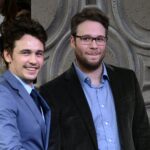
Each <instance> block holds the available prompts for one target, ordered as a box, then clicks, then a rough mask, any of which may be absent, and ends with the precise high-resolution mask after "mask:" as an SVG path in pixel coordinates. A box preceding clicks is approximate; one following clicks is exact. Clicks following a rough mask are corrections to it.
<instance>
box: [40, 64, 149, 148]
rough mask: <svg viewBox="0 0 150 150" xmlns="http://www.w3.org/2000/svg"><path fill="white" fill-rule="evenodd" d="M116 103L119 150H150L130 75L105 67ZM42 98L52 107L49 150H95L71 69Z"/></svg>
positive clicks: (86, 111)
mask: <svg viewBox="0 0 150 150" xmlns="http://www.w3.org/2000/svg"><path fill="white" fill-rule="evenodd" d="M106 69H107V72H108V76H109V81H110V86H111V89H112V93H113V96H114V101H115V108H116V115H117V123H118V128H119V129H118V130H119V137H120V144H121V150H150V126H149V121H148V117H147V113H146V110H145V107H144V101H143V97H142V94H141V91H140V88H139V85H138V82H137V79H136V76H135V74H134V72H133V71H131V70H128V69H121V68H118V67H114V66H108V65H107V66H106ZM40 92H41V94H42V95H43V96H44V98H45V99H46V100H47V101H48V103H49V105H50V106H51V107H52V126H51V137H50V145H49V149H50V150H98V145H97V138H96V131H95V128H94V123H93V119H92V115H91V111H90V108H89V106H88V103H87V100H86V97H85V95H84V92H83V90H82V87H81V85H80V82H79V79H78V77H77V74H76V72H75V68H74V66H73V65H72V66H71V68H70V69H69V70H67V71H66V72H65V73H63V74H62V75H60V76H59V77H57V78H56V79H54V80H53V81H50V82H48V83H46V84H44V85H43V86H42V87H41V88H40Z"/></svg>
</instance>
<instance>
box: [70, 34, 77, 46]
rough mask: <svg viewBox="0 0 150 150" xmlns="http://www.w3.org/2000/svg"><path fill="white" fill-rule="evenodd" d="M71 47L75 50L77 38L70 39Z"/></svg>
mask: <svg viewBox="0 0 150 150" xmlns="http://www.w3.org/2000/svg"><path fill="white" fill-rule="evenodd" d="M70 45H71V47H72V48H73V49H74V48H75V47H76V41H75V37H74V36H72V35H71V37H70Z"/></svg>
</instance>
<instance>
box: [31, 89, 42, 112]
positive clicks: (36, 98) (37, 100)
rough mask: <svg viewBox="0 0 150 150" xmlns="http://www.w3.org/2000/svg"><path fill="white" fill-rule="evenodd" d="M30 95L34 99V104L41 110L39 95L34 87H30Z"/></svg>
mask: <svg viewBox="0 0 150 150" xmlns="http://www.w3.org/2000/svg"><path fill="white" fill-rule="evenodd" d="M30 96H31V97H32V99H33V100H34V102H35V104H36V106H37V107H38V109H39V111H40V112H41V103H40V97H39V95H38V93H37V91H36V90H35V89H32V91H31V93H30Z"/></svg>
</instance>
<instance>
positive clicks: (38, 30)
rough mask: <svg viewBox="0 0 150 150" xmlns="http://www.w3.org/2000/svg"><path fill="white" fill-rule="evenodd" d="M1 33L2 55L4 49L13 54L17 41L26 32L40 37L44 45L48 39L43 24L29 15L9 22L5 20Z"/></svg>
mask: <svg viewBox="0 0 150 150" xmlns="http://www.w3.org/2000/svg"><path fill="white" fill-rule="evenodd" d="M1 34H2V44H3V48H2V52H1V55H2V57H3V51H4V50H6V51H8V53H10V54H12V53H13V49H14V47H15V42H16V41H17V40H19V39H21V38H22V37H23V36H24V35H25V34H29V35H31V36H34V37H36V38H37V39H39V40H40V41H41V42H42V43H43V45H44V47H45V42H46V40H47V34H46V31H45V30H44V28H43V26H42V25H41V24H40V23H39V22H38V21H35V20H33V19H31V18H27V17H20V18H15V19H14V20H12V21H11V22H9V23H7V22H5V23H4V24H2V26H1ZM6 65H7V64H6Z"/></svg>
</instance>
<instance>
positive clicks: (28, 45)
mask: <svg viewBox="0 0 150 150" xmlns="http://www.w3.org/2000/svg"><path fill="white" fill-rule="evenodd" d="M15 48H17V49H31V50H32V49H35V50H36V49H40V50H44V45H43V43H42V42H41V41H40V40H39V39H37V38H36V37H34V36H32V35H29V34H25V35H24V36H22V37H21V38H20V39H19V40H17V41H15ZM15 48H14V49H15Z"/></svg>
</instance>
